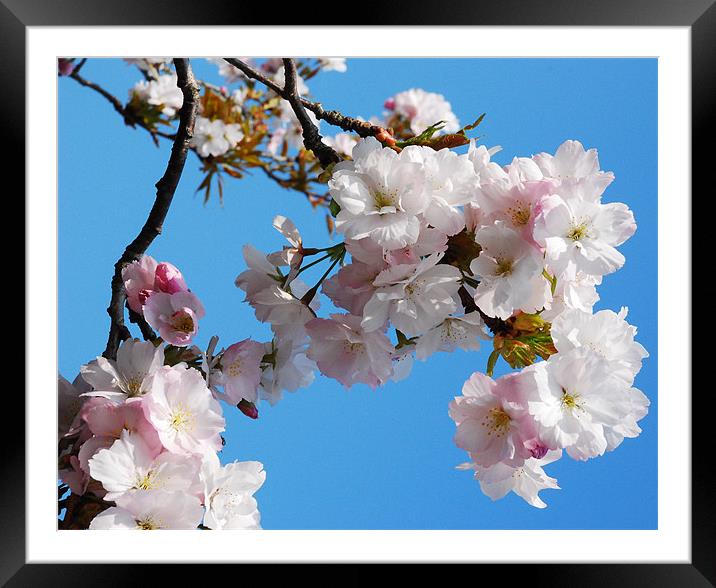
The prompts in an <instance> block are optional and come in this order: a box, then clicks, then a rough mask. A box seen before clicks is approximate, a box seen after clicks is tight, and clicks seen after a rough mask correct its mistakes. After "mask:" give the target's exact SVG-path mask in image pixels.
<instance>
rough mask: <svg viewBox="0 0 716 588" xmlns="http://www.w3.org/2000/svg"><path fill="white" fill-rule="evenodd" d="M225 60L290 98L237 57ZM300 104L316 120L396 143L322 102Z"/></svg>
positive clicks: (380, 129) (383, 132) (379, 130)
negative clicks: (325, 108) (323, 104)
mask: <svg viewBox="0 0 716 588" xmlns="http://www.w3.org/2000/svg"><path fill="white" fill-rule="evenodd" d="M224 60H225V61H227V62H228V63H230V64H231V65H233V66H234V67H236V68H238V69H240V70H241V71H242V72H243V73H244V74H245V75H246V77H248V78H251V79H253V80H256V81H258V82H261V83H262V84H263V85H264V86H266V87H267V88H269V89H271V90H273V91H274V92H276V94H278V95H279V96H281V98H283V99H284V100H288V96H287V93H286V91H285V89H284V88H281V87H280V86H279V85H278V84H276V82H274V81H273V80H271V79H269V78H267V77H266V76H265V75H263V74H262V73H261V72H259V71H257V70H255V69H254V68H253V67H251V66H250V65H248V64H246V63H244V62H243V61H241V60H240V59H236V58H235V57H224ZM299 102H300V103H301V104H302V105H303V107H304V108H307V109H308V110H310V111H311V112H313V114H315V115H316V118H318V119H320V120H325V121H326V122H327V123H328V124H330V125H333V126H336V127H340V128H341V129H343V130H344V131H352V132H354V133H356V134H357V135H358V136H360V137H376V138H378V140H380V141H382V142H384V143H389V144H394V143H395V140H394V139H393V137H392V135H391V134H390V133H389V132H388V131H387V130H386V129H385V128H383V127H381V126H378V125H374V124H371V123H369V122H367V121H364V120H358V119H357V118H353V117H350V116H344V115H343V114H341V113H340V112H338V111H337V110H323V106H321V104H320V102H311V101H310V100H306V99H305V98H300V97H299Z"/></svg>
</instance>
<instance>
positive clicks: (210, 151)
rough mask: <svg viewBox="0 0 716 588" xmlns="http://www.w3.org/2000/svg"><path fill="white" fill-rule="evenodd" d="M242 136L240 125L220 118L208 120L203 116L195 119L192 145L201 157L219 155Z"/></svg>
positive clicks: (231, 146)
mask: <svg viewBox="0 0 716 588" xmlns="http://www.w3.org/2000/svg"><path fill="white" fill-rule="evenodd" d="M243 138H244V134H243V132H242V131H241V126H240V125H238V124H236V123H230V124H227V123H225V122H224V121H223V120H221V119H215V120H209V119H208V118H205V117H203V116H199V117H197V119H196V123H195V125H194V137H193V138H192V145H194V147H196V150H197V152H198V153H199V155H201V156H202V157H209V156H210V155H211V156H213V157H219V156H220V155H223V154H224V153H226V152H227V151H229V150H230V149H233V148H234V147H236V145H237V144H238V143H239V142H240V141H241V140H242V139H243Z"/></svg>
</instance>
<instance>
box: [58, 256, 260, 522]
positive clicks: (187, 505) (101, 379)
mask: <svg viewBox="0 0 716 588" xmlns="http://www.w3.org/2000/svg"><path fill="white" fill-rule="evenodd" d="M122 275H123V279H124V284H125V290H126V293H127V303H128V305H129V307H130V308H131V309H132V310H133V311H134V312H136V313H137V314H139V315H141V316H143V317H144V319H145V320H146V321H147V322H148V323H149V325H150V326H151V327H153V328H155V329H157V330H158V331H159V333H160V337H158V338H157V339H156V340H154V341H140V340H138V339H128V340H126V341H124V342H123V343H122V345H121V346H120V347H119V349H118V351H117V357H116V359H107V358H105V357H101V356H100V357H97V358H96V359H95V360H93V361H91V362H89V363H88V364H86V365H84V366H82V368H81V370H80V375H79V376H78V377H77V378H76V380H75V381H74V382H73V383H69V382H68V381H66V380H65V379H64V378H62V377H60V381H59V391H60V395H59V400H60V402H59V430H58V436H59V439H58V440H59V442H60V447H65V449H64V451H63V452H62V453H61V455H60V462H61V468H60V471H59V477H60V479H61V480H62V481H63V483H65V484H67V485H68V486H69V488H70V490H71V492H72V493H73V494H75V495H77V496H83V495H85V493H89V494H91V495H92V496H94V497H95V498H96V499H98V500H101V501H103V502H104V503H105V504H109V508H106V509H105V510H103V511H102V512H100V513H99V514H98V515H97V516H96V517H94V519H92V521H91V523H90V524H89V528H90V529H136V530H152V529H196V528H207V529H216V530H220V529H257V528H260V514H259V511H258V506H257V503H256V500H255V498H254V496H253V495H254V493H255V492H256V491H257V490H258V489H259V488H260V487H261V486H262V484H263V482H264V479H265V476H266V474H265V472H264V470H263V465H262V464H261V463H260V462H257V461H241V462H239V461H237V462H234V463H230V464H227V465H223V466H222V464H221V462H220V460H219V457H218V455H217V452H219V451H221V449H222V447H223V439H222V436H221V433H222V432H223V431H224V428H225V420H224V416H223V413H222V408H221V405H220V403H219V400H218V399H219V398H220V395H218V394H217V393H216V390H214V389H212V388H210V386H209V371H210V370H209V369H208V368H207V363H208V361H209V358H208V357H207V354H206V353H202V352H200V351H199V350H198V349H197V348H195V347H188V346H189V344H190V343H191V341H192V338H193V336H194V335H195V334H196V332H197V329H198V326H197V320H198V319H199V318H201V316H202V315H203V312H204V311H203V307H202V306H201V303H200V302H199V300H198V298H197V297H196V296H195V295H194V294H193V293H191V292H190V291H189V289H188V288H187V287H186V283H185V281H184V278H183V276H182V274H181V272H180V271H179V270H178V269H177V268H176V267H174V266H173V265H171V264H169V263H166V262H164V263H157V262H156V261H155V260H154V259H153V258H151V257H150V256H143V257H142V258H140V259H139V260H138V261H136V262H134V263H132V264H130V265H128V266H126V267H125V268H124V271H123V274H122ZM213 344H214V345H215V341H213ZM238 346H239V347H242V346H243V347H246V345H245V344H239V345H238ZM234 347H235V346H232V347H231V348H229V350H227V352H226V355H225V357H226V359H227V360H228V361H229V362H231V363H229V364H228V365H227V367H226V372H227V373H228V374H232V375H231V376H229V377H228V379H227V381H228V382H229V385H231V384H230V383H231V382H233V381H235V380H236V379H237V378H234V377H233V375H235V374H236V373H239V372H242V368H241V367H240V359H237V357H238V356H239V355H241V353H238V354H236V353H233V355H232V351H230V350H232V348H234ZM261 349H262V348H261ZM212 359H213V358H212ZM214 363H216V362H214ZM202 368H203V369H202ZM241 377H244V378H245V377H247V376H246V375H245V374H244V375H242V376H241ZM249 377H250V376H249ZM239 379H240V378H239Z"/></svg>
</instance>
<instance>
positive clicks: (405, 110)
mask: <svg viewBox="0 0 716 588" xmlns="http://www.w3.org/2000/svg"><path fill="white" fill-rule="evenodd" d="M386 107H389V109H390V110H392V111H393V112H394V113H395V114H398V115H400V116H403V117H405V118H406V119H408V121H410V130H411V131H413V133H415V134H416V135H419V134H420V133H422V132H423V131H424V130H425V129H427V128H428V127H429V126H430V125H434V124H435V123H437V122H440V121H444V122H445V126H444V131H445V132H447V133H453V132H455V131H457V130H458V129H459V128H460V123H459V122H458V120H457V117H456V116H455V114H454V113H453V111H452V107H451V106H450V103H449V102H448V101H447V100H445V97H444V96H443V95H442V94H436V93H434V92H426V91H425V90H423V89H421V88H411V89H410V90H405V91H404V92H399V93H398V94H396V95H395V96H393V97H392V99H391V100H390V102H389V103H388V104H387V105H386Z"/></svg>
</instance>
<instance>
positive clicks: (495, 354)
mask: <svg viewBox="0 0 716 588" xmlns="http://www.w3.org/2000/svg"><path fill="white" fill-rule="evenodd" d="M499 357H500V350H499V349H493V351H492V353H490V357H488V358H487V371H486V374H487V375H488V376H490V377H492V374H493V373H494V372H495V364H496V363H497V360H498V359H499Z"/></svg>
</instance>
